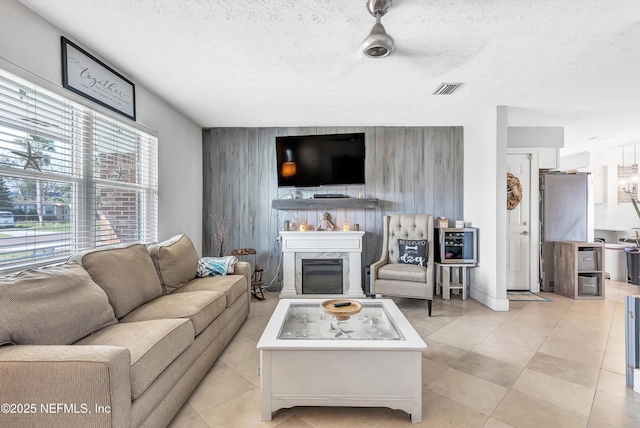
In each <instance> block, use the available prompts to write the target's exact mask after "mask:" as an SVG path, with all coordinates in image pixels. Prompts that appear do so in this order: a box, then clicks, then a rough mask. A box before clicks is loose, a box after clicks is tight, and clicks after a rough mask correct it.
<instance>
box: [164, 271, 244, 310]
mask: <svg viewBox="0 0 640 428" xmlns="http://www.w3.org/2000/svg"><path fill="white" fill-rule="evenodd" d="M191 291H219V292H220V293H223V294H224V296H225V298H226V299H227V307H229V306H231V304H232V303H233V302H234V301H235V300H236V299H237V298H238V296H240V295H241V294H242V293H246V291H247V280H246V278H245V276H244V275H227V276H208V277H206V278H196V279H194V280H192V281H190V282H189V283H188V284H186V285H184V286H182V287H180V289H178V290H176V291H175V292H176V293H186V292H191Z"/></svg>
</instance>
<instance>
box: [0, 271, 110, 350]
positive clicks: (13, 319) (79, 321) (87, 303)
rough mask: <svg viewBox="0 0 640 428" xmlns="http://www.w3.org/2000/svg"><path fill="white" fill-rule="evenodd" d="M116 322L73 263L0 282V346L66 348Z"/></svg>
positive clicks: (101, 294) (102, 297)
mask: <svg viewBox="0 0 640 428" xmlns="http://www.w3.org/2000/svg"><path fill="white" fill-rule="evenodd" d="M116 322H117V320H116V318H115V316H114V313H113V308H111V306H109V301H108V299H107V295H106V294H105V292H104V291H103V290H102V289H101V288H100V287H98V285H97V284H96V283H95V282H93V281H92V280H91V277H90V276H89V274H88V273H87V272H86V271H85V270H84V269H82V267H80V266H79V265H78V264H77V263H69V264H63V265H57V266H49V267H45V268H41V269H30V270H26V271H24V272H21V273H19V274H17V275H11V276H6V277H3V278H0V345H4V344H14V345H69V344H71V343H73V342H75V341H76V340H79V339H81V338H83V337H85V336H86V335H88V334H91V333H93V332H94V331H97V330H100V329H101V328H103V327H106V326H108V325H110V324H113V323H116Z"/></svg>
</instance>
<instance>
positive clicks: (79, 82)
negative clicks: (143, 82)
mask: <svg viewBox="0 0 640 428" xmlns="http://www.w3.org/2000/svg"><path fill="white" fill-rule="evenodd" d="M62 86H64V87H65V88H67V89H69V90H70V91H73V92H75V93H76V94H79V95H82V96H83V97H85V98H87V99H90V100H91V101H93V102H95V103H98V104H100V105H102V106H104V107H106V108H108V109H111V110H113V111H115V112H117V113H120V114H122V115H124V116H127V117H128V118H129V119H132V120H136V93H135V89H136V88H135V85H134V84H133V83H132V82H131V81H129V80H127V79H126V78H125V77H124V76H122V75H121V74H119V73H117V72H116V71H115V70H113V69H112V68H111V67H109V66H107V65H106V64H105V63H103V62H102V61H100V60H99V59H97V58H96V57H94V56H93V55H91V54H90V53H88V52H86V51H85V50H83V49H82V48H80V47H79V46H77V45H76V44H74V43H73V42H71V41H69V40H68V39H66V38H65V37H62Z"/></svg>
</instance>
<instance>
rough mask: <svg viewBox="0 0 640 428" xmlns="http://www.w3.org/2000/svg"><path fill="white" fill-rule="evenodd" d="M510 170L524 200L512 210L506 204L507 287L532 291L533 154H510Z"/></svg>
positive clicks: (508, 166) (508, 169) (508, 164)
mask: <svg viewBox="0 0 640 428" xmlns="http://www.w3.org/2000/svg"><path fill="white" fill-rule="evenodd" d="M507 172H510V173H511V174H513V175H514V176H515V177H516V178H517V179H518V180H519V181H520V186H521V187H522V200H521V201H520V203H519V204H518V205H517V206H516V207H515V208H514V209H512V210H508V209H507V207H505V209H507V290H529V289H530V288H529V287H530V284H529V281H530V275H529V273H530V269H531V266H529V252H530V241H531V227H530V223H531V222H530V215H531V155H528V154H522V155H520V154H517V155H516V154H513V155H507ZM505 181H506V177H505ZM505 184H506V183H505Z"/></svg>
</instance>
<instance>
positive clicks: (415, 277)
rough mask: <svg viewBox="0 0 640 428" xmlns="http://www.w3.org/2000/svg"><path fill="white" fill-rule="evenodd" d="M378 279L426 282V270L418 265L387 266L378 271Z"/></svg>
mask: <svg viewBox="0 0 640 428" xmlns="http://www.w3.org/2000/svg"><path fill="white" fill-rule="evenodd" d="M378 278H380V279H395V280H398V281H413V282H424V283H426V282H427V268H425V267H422V266H418V265H406V264H388V265H384V266H382V267H381V268H380V269H378Z"/></svg>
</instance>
